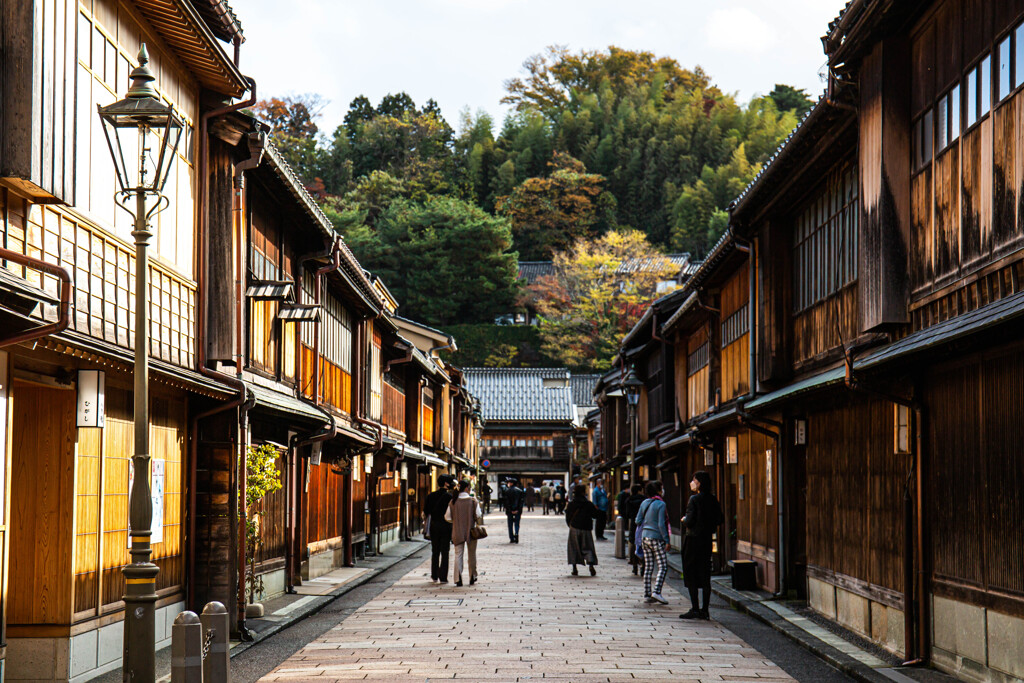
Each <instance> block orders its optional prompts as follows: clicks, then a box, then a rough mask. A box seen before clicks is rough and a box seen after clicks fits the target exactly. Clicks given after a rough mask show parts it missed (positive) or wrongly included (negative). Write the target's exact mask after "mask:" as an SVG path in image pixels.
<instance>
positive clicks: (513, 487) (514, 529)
mask: <svg viewBox="0 0 1024 683" xmlns="http://www.w3.org/2000/svg"><path fill="white" fill-rule="evenodd" d="M525 498H526V494H525V493H523V490H522V489H521V488H519V486H518V485H517V483H516V482H515V481H514V480H513V481H511V482H509V484H508V486H507V487H506V488H505V517H506V518H507V519H508V542H509V543H519V521H520V520H521V519H522V517H523V501H524V499H525Z"/></svg>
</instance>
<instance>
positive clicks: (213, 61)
mask: <svg viewBox="0 0 1024 683" xmlns="http://www.w3.org/2000/svg"><path fill="white" fill-rule="evenodd" d="M135 5H136V6H137V7H138V8H139V11H140V12H141V13H142V15H143V16H144V17H145V18H146V19H147V20H148V21H149V23H150V24H152V25H153V27H154V28H155V29H156V31H157V32H158V33H159V34H160V37H161V38H163V39H164V41H165V42H166V43H167V45H168V46H170V48H171V49H172V50H174V52H175V54H176V55H177V56H178V58H179V59H181V61H182V63H183V64H184V65H185V66H186V67H187V68H188V69H189V70H190V71H191V72H192V73H193V74H194V75H195V77H196V79H197V80H198V81H199V83H200V84H202V85H203V86H204V87H206V88H209V89H210V90H213V91H215V92H218V93H221V94H223V95H226V96H228V97H239V96H240V95H241V94H242V93H244V92H245V91H246V90H248V88H249V82H248V81H247V80H246V78H245V76H243V75H242V72H241V71H239V70H238V67H237V66H235V63H234V62H233V61H231V59H230V58H229V57H228V55H227V54H225V52H224V50H223V49H221V46H220V44H219V43H218V42H217V39H216V38H215V37H214V35H213V33H212V32H211V31H210V28H209V27H208V26H207V25H206V22H205V21H204V20H203V18H202V17H201V16H200V15H199V13H198V12H197V11H196V9H195V8H194V7H193V6H192V4H191V3H190V2H188V0H135Z"/></svg>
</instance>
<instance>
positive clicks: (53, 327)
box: [0, 248, 71, 348]
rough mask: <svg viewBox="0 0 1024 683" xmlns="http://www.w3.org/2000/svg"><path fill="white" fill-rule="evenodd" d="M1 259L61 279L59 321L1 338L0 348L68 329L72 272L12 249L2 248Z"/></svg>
mask: <svg viewBox="0 0 1024 683" xmlns="http://www.w3.org/2000/svg"><path fill="white" fill-rule="evenodd" d="M0 259H6V260H8V261H14V262H15V263H18V264H21V265H23V266H29V267H32V268H34V269H36V270H41V271H43V272H44V273H49V274H50V275H53V276H54V277H56V278H58V279H59V280H60V309H59V311H58V314H57V322H53V323H48V324H46V325H40V326H39V327H33V328H32V329H30V330H25V331H24V332H19V333H17V334H13V335H11V336H10V337H5V338H3V339H0V348H2V347H4V346H13V345H14V344H20V343H22V342H27V341H34V340H36V339H42V338H43V337H46V336H48V335H51V334H57V333H58V332H62V331H63V330H65V329H67V326H68V325H69V324H71V274H70V273H68V271H67V270H66V269H65V268H63V267H62V266H58V265H55V264H52V263H47V262H46V261H43V260H42V259H37V258H33V257H32V256H27V255H25V254H21V253H19V252H16V251H11V250H10V249H4V248H0Z"/></svg>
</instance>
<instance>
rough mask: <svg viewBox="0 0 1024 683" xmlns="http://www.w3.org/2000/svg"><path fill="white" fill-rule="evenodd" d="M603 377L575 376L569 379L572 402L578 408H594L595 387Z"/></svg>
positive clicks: (595, 402)
mask: <svg viewBox="0 0 1024 683" xmlns="http://www.w3.org/2000/svg"><path fill="white" fill-rule="evenodd" d="M599 379H601V375H573V376H572V377H570V378H569V385H570V386H571V387H572V401H573V403H575V404H576V405H577V406H594V405H597V401H595V400H594V387H596V386H597V380H599Z"/></svg>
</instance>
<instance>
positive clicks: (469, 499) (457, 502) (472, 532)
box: [423, 475, 486, 586]
mask: <svg viewBox="0 0 1024 683" xmlns="http://www.w3.org/2000/svg"><path fill="white" fill-rule="evenodd" d="M423 517H424V520H423V535H424V537H425V538H428V539H429V540H430V549H431V553H430V579H431V581H434V582H440V583H448V556H449V553H450V551H451V546H452V544H455V571H454V577H453V578H454V579H455V585H456V586H462V585H463V581H462V576H463V572H462V570H463V565H464V563H465V562H466V560H467V559H468V563H469V585H471V586H472V585H473V584H474V583H476V582H477V580H478V578H479V575H478V574H477V571H476V544H477V540H478V537H483V536H485V535H486V532H483V533H481V531H480V530H481V529H482V528H483V525H484V511H483V508H481V506H480V503H479V502H478V501H477V499H476V498H474V497H473V495H472V493H471V492H470V482H469V481H468V480H466V479H463V480H461V481H456V479H455V478H454V477H450V476H447V475H445V476H442V477H440V478H439V479H438V488H437V490H436V491H434V492H433V493H431V494H430V495H428V496H427V500H426V501H425V503H424V510H423Z"/></svg>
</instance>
